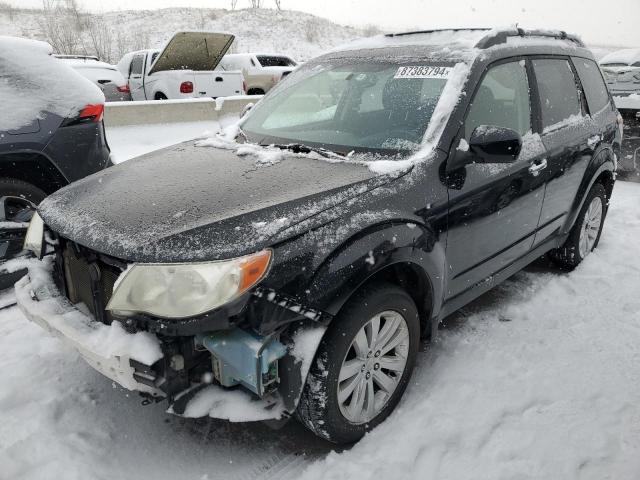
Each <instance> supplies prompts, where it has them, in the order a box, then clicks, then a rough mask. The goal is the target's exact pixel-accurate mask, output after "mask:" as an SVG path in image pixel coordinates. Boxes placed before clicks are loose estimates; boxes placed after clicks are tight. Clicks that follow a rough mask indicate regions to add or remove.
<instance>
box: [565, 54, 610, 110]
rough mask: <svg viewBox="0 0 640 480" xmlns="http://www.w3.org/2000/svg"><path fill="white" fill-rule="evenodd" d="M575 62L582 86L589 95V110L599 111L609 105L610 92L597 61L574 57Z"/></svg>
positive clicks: (587, 95)
mask: <svg viewBox="0 0 640 480" xmlns="http://www.w3.org/2000/svg"><path fill="white" fill-rule="evenodd" d="M573 64H574V65H575V67H576V70H577V71H578V75H579V76H580V82H581V83H582V88H583V89H584V93H585V95H586V97H587V104H588V105H589V112H591V114H594V113H597V112H599V111H600V110H602V109H603V108H605V107H606V106H607V105H609V93H608V92H607V86H606V85H605V83H604V79H603V78H602V73H601V72H600V68H599V67H598V65H596V62H594V61H593V60H589V59H586V58H574V59H573Z"/></svg>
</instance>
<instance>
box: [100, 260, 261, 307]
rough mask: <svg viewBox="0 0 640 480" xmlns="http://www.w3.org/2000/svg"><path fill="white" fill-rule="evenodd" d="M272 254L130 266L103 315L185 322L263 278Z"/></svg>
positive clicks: (219, 304) (238, 294)
mask: <svg viewBox="0 0 640 480" xmlns="http://www.w3.org/2000/svg"><path fill="white" fill-rule="evenodd" d="M270 263H271V251H270V250H263V251H261V252H258V253H254V254H252V255H248V256H246V257H241V258H236V259H233V260H223V261H218V262H205V263H179V264H178V263H176V264H134V265H133V266H132V267H131V268H129V269H128V270H127V271H126V272H124V273H123V274H122V276H121V277H120V278H119V279H118V282H116V286H115V288H114V292H113V296H112V297H111V300H110V301H109V304H108V305H107V310H111V311H112V312H114V313H122V314H124V315H126V314H130V313H133V312H138V313H148V314H150V315H154V316H157V317H161V318H187V317H193V316H196V315H200V314H203V313H206V312H208V311H210V310H213V309H214V308H217V307H219V306H221V305H224V304H225V303H228V302H230V301H232V300H234V299H236V298H238V297H239V296H240V295H241V294H243V293H244V292H246V291H247V290H248V289H249V288H251V287H252V286H254V285H256V284H257V283H258V282H259V281H260V280H262V279H263V278H264V276H265V275H266V273H267V271H268V269H269V264H270Z"/></svg>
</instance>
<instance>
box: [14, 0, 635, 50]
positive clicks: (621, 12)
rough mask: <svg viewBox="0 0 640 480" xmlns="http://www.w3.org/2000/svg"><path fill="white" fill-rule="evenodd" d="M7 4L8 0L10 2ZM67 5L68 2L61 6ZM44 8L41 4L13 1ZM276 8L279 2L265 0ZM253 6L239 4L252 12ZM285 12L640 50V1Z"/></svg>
mask: <svg viewBox="0 0 640 480" xmlns="http://www.w3.org/2000/svg"><path fill="white" fill-rule="evenodd" d="M5 1H6V0H5ZM58 1H63V0H58ZM78 1H79V3H80V4H81V5H82V6H83V7H84V8H86V9H88V10H92V11H95V12H101V11H108V10H127V9H157V8H165V7H201V8H230V6H231V0H136V1H135V2H131V1H130V0H108V1H105V0H78ZM10 2H11V3H13V4H14V5H16V6H18V5H19V6H22V7H41V6H42V0H10ZM263 3H264V5H265V6H266V7H273V6H274V5H275V1H274V0H263ZM249 4H250V0H237V7H236V8H247V7H248V6H249ZM281 4H282V8H285V9H289V10H302V11H304V12H308V13H312V14H315V15H319V16H322V17H325V18H328V19H330V20H332V21H334V22H336V23H340V24H343V25H355V26H364V25H376V26H379V27H381V28H382V29H384V30H392V31H393V30H407V29H409V30H411V29H416V28H419V29H429V28H442V27H471V26H474V27H494V26H508V25H513V24H515V23H518V24H519V25H520V26H522V27H524V28H533V27H544V28H554V29H561V30H566V31H567V32H571V33H577V34H578V35H580V36H581V37H582V38H583V39H584V40H585V41H586V42H587V43H589V44H591V45H615V46H619V45H620V46H624V45H626V46H638V47H640V0H615V2H611V1H607V0H281Z"/></svg>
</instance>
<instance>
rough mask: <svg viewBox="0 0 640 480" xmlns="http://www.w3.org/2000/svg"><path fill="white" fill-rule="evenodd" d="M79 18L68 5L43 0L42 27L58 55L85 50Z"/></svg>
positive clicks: (54, 0)
mask: <svg viewBox="0 0 640 480" xmlns="http://www.w3.org/2000/svg"><path fill="white" fill-rule="evenodd" d="M76 13H78V12H76ZM78 18H79V17H77V16H76V15H75V13H74V12H72V11H70V10H69V9H68V8H66V5H61V4H60V2H57V1H56V0H43V10H42V18H41V19H40V27H41V28H42V31H43V32H44V34H45V37H46V38H47V41H48V42H49V43H50V44H51V46H52V47H53V48H54V49H55V50H56V51H57V52H58V53H65V54H74V53H79V52H81V51H82V50H84V48H83V47H84V46H83V45H82V40H81V38H80V31H79V29H78V22H77V19H78Z"/></svg>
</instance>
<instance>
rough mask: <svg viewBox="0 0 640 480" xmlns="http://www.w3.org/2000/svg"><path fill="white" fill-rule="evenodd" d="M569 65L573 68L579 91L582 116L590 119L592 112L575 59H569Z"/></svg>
mask: <svg viewBox="0 0 640 480" xmlns="http://www.w3.org/2000/svg"><path fill="white" fill-rule="evenodd" d="M568 60H569V65H570V66H571V71H572V72H573V78H574V80H575V82H576V88H577V89H578V93H579V94H580V104H581V105H582V116H583V117H590V116H591V112H590V111H589V104H588V103H587V96H586V94H585V93H584V87H583V86H582V79H581V78H580V75H579V74H578V70H577V69H576V66H575V65H574V64H573V58H571V57H568Z"/></svg>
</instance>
